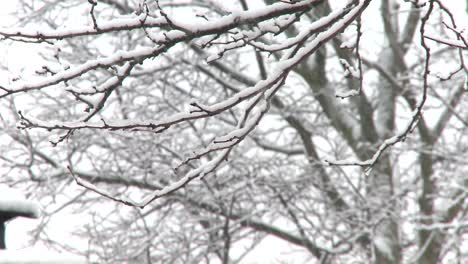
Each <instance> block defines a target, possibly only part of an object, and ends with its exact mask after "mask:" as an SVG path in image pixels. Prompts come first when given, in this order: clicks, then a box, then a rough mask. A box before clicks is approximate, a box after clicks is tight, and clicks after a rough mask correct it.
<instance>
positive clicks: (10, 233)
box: [0, 0, 468, 263]
mask: <svg viewBox="0 0 468 264" xmlns="http://www.w3.org/2000/svg"><path fill="white" fill-rule="evenodd" d="M401 2H403V1H401ZM444 2H445V4H446V5H447V7H449V8H450V9H451V10H452V11H453V14H454V16H455V18H456V21H457V23H459V26H461V27H468V14H467V13H466V1H463V0H447V1H444ZM16 4H17V1H16V0H7V1H2V7H1V8H0V27H8V26H9V25H11V23H12V21H13V19H12V18H11V17H9V16H8V15H7V14H9V13H11V12H13V11H14V10H15V8H16ZM367 12H369V10H368V11H367ZM379 21H380V20H379ZM32 57H37V55H36V56H35V51H34V50H32V49H30V48H25V47H22V48H16V47H15V48H12V47H6V46H5V45H2V44H1V43H0V60H2V61H4V62H5V61H6V63H8V66H9V67H11V69H12V70H13V71H14V72H15V71H19V70H20V68H21V67H22V66H21V64H22V62H24V61H28V63H31V58H32ZM37 58H38V57H37ZM17 62H19V63H17ZM5 77H6V76H0V81H1V82H4V81H5V80H6V79H5ZM7 78H9V79H11V76H10V77H7ZM1 195H2V196H3V195H5V193H1ZM59 220H62V221H64V222H68V221H67V220H65V218H62V219H60V218H59ZM39 223H40V221H39V220H34V219H25V218H23V219H16V220H14V221H12V222H10V223H9V224H8V227H7V247H8V248H9V249H12V250H15V249H21V248H23V247H24V245H25V243H26V242H27V241H28V239H30V237H29V235H28V233H27V230H31V229H33V228H35V226H36V225H37V224H39ZM55 230H57V234H55V235H57V236H59V237H62V238H64V239H66V236H67V233H68V232H70V231H71V230H72V228H71V227H70V226H69V225H68V226H67V225H63V226H61V227H59V228H56V229H55ZM267 247H268V248H265V249H261V250H259V251H257V252H261V256H260V255H258V254H253V255H251V256H249V258H248V260H249V261H252V262H254V260H255V259H257V260H260V259H262V262H269V260H270V261H271V262H274V261H275V255H276V254H272V253H274V252H278V251H276V250H275V249H279V251H282V252H284V251H285V250H284V249H286V251H287V249H288V245H286V243H284V242H281V241H279V240H274V241H272V242H271V243H268V246H267ZM37 249H42V250H47V249H46V248H45V247H43V246H41V245H38V246H37ZM265 252H270V254H271V257H272V258H271V259H268V257H267V256H266V255H269V254H266V255H265ZM296 253H297V252H296ZM276 256H277V255H276ZM266 257H267V258H266ZM288 263H294V262H288Z"/></svg>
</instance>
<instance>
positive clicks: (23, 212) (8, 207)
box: [0, 186, 41, 263]
mask: <svg viewBox="0 0 468 264" xmlns="http://www.w3.org/2000/svg"><path fill="white" fill-rule="evenodd" d="M0 194H1V195H0V215H1V214H2V213H3V214H6V215H7V216H8V215H12V216H13V215H18V216H24V217H30V218H38V217H39V216H40V215H41V213H40V212H41V210H40V207H39V205H38V204H37V203H35V202H33V201H28V200H26V199H25V198H24V197H23V196H22V195H20V194H19V193H17V192H15V191H14V190H13V189H11V188H6V187H2V186H0ZM0 263H2V262H0Z"/></svg>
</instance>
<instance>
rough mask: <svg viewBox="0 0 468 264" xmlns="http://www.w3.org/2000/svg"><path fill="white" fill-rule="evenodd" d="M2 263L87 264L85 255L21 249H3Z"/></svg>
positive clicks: (0, 256)
mask: <svg viewBox="0 0 468 264" xmlns="http://www.w3.org/2000/svg"><path fill="white" fill-rule="evenodd" d="M0 263H2V264H65V263H66V264H86V263H87V262H86V259H85V258H84V257H77V256H70V255H66V254H60V253H48V252H44V251H42V250H33V249H21V250H1V251H0Z"/></svg>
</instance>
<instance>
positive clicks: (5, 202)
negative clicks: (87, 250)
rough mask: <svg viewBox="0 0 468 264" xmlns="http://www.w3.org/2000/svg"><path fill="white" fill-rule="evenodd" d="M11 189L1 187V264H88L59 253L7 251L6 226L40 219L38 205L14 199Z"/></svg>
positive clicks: (21, 199) (27, 249) (27, 250)
mask: <svg viewBox="0 0 468 264" xmlns="http://www.w3.org/2000/svg"><path fill="white" fill-rule="evenodd" d="M14 196H17V197H18V195H15V193H14V192H12V190H11V189H10V188H7V189H6V188H3V187H2V186H0V263H1V264H38V263H40V264H63V263H67V264H86V263H88V262H87V261H86V259H85V258H84V257H79V256H67V255H64V254H61V253H58V252H48V251H43V250H38V249H36V250H35V249H33V248H25V249H20V250H6V243H5V227H6V226H5V224H6V222H7V221H10V220H13V219H14V218H16V217H27V218H39V217H40V207H39V205H38V204H37V203H35V202H33V201H29V200H27V199H24V198H21V197H20V198H13V197H14Z"/></svg>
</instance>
